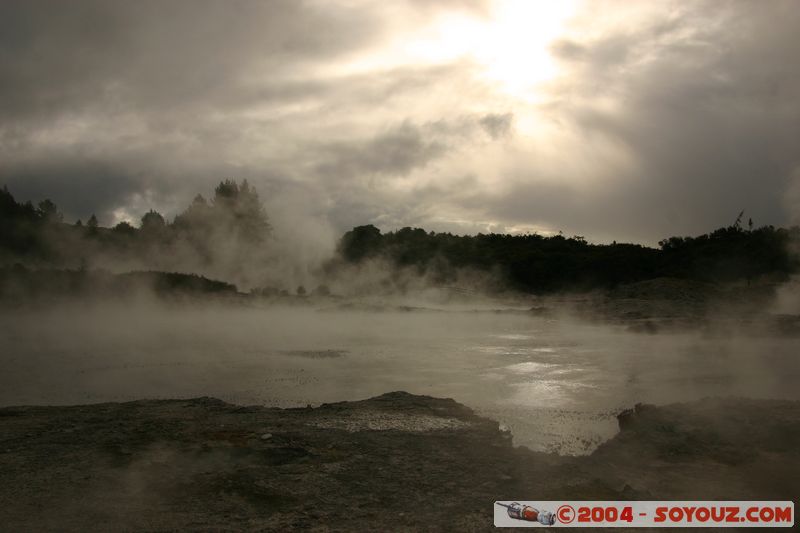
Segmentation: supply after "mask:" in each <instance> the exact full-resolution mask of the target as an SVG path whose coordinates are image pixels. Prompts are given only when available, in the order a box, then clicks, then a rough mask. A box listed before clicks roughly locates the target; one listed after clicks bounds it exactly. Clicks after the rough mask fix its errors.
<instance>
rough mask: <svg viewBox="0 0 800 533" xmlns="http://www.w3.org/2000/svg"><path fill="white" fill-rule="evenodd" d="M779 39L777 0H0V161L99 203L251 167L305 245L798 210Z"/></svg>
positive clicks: (679, 224)
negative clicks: (357, 232)
mask: <svg viewBox="0 0 800 533" xmlns="http://www.w3.org/2000/svg"><path fill="white" fill-rule="evenodd" d="M798 53H800V4H798V3H797V2H796V1H781V0H769V1H763V2H756V1H726V0H713V1H701V0H697V1H682V2H671V1H648V2H630V1H604V0H596V1H590V2H583V1H579V0H566V1H558V2H555V1H554V2H545V1H534V0H496V1H490V0H485V1H469V0H442V1H436V2H430V1H426V0H393V1H392V2H379V1H371V2H368V1H362V0H325V1H322V0H307V1H304V0H264V1H258V2H255V1H239V0H225V1H222V0H219V1H205V0H191V1H184V0H171V1H168V2H165V1H161V0H158V1H150V0H143V1H136V2H130V1H122V0H119V1H115V0H98V1H91V0H74V1H70V2H62V1H57V0H53V1H39V0H20V1H14V0H0V185H2V184H5V185H7V186H8V187H9V190H10V191H11V192H12V193H13V194H14V195H15V196H16V197H17V198H18V199H22V200H28V199H30V200H33V201H38V200H40V199H42V198H45V197H48V198H51V199H52V200H53V201H55V202H56V204H58V206H59V207H60V208H61V210H62V211H64V213H65V215H66V219H67V220H74V219H76V218H83V219H84V221H85V219H86V218H88V216H89V215H90V214H91V213H96V214H97V215H98V217H99V218H100V221H101V224H104V225H110V224H114V223H116V222H119V221H121V220H130V221H138V220H139V218H140V217H141V215H142V214H143V213H144V212H146V211H147V210H149V209H151V208H154V209H156V210H158V211H160V212H162V213H164V214H165V215H166V216H167V217H172V216H174V215H176V214H178V213H179V212H180V211H181V210H182V209H184V208H185V207H186V206H187V205H188V204H189V202H190V201H191V199H192V198H193V197H194V196H195V195H196V194H197V193H203V194H205V195H206V196H209V195H210V193H211V191H212V190H213V187H214V185H215V184H216V183H218V182H219V181H220V180H221V179H224V178H233V179H247V180H249V182H250V183H251V184H253V185H254V186H255V187H256V188H257V190H258V191H259V193H260V194H261V197H262V199H263V200H264V202H265V204H266V207H267V212H268V214H269V215H270V217H271V218H272V221H273V225H274V226H275V228H276V231H279V232H280V231H282V232H283V234H285V235H289V236H290V237H291V238H296V239H298V240H301V241H303V242H304V243H306V245H307V246H308V247H310V248H320V249H331V247H332V246H333V244H332V243H334V242H335V239H336V238H337V237H338V236H339V235H341V233H342V232H343V231H346V230H347V229H350V228H351V227H353V226H356V225H361V224H375V225H376V226H378V227H379V228H381V229H382V230H392V229H398V228H401V227H404V226H414V227H423V228H425V229H427V230H435V231H450V232H453V233H459V234H474V233H478V232H484V233H486V232H510V233H525V232H531V233H532V232H538V233H541V234H546V235H547V234H553V233H557V232H559V231H563V233H564V234H565V235H581V236H584V237H586V238H587V239H588V240H590V241H594V242H610V241H612V240H617V241H626V242H640V243H645V244H651V245H652V244H655V243H657V242H658V240H659V239H662V238H664V237H668V236H671V235H693V234H699V233H704V232H707V231H709V230H712V229H714V228H717V227H721V226H726V225H729V224H731V223H733V221H734V220H735V219H736V216H737V215H738V213H739V212H740V211H742V210H744V211H745V218H746V219H747V218H752V219H753V222H754V224H755V225H757V226H760V225H764V224H774V225H788V224H793V223H794V224H796V223H800V149H798V148H800V98H798V96H800V61H798V60H797V54H798Z"/></svg>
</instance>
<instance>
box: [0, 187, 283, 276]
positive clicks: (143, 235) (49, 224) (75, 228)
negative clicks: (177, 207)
mask: <svg viewBox="0 0 800 533" xmlns="http://www.w3.org/2000/svg"><path fill="white" fill-rule="evenodd" d="M63 219H64V217H63V215H62V214H61V212H60V211H59V210H58V207H57V206H56V205H55V203H53V202H52V201H51V200H49V199H46V200H43V201H41V202H39V204H38V206H34V205H33V204H32V203H31V202H30V201H28V202H25V203H19V202H17V201H16V200H15V199H14V197H13V195H12V194H11V192H9V190H8V188H7V187H3V189H2V190H0V225H2V232H0V259H5V260H6V262H7V263H8V262H11V261H14V260H18V259H32V260H34V261H41V262H45V263H47V264H57V263H58V260H59V259H62V260H69V259H74V257H71V256H74V255H76V254H84V253H88V254H91V253H96V252H98V251H109V250H111V251H117V252H127V253H129V254H130V255H134V256H136V255H139V256H141V255H144V254H147V253H151V252H153V253H158V252H163V253H167V251H168V249H169V248H170V247H171V246H172V245H174V244H175V243H177V242H181V243H188V244H189V245H190V247H192V248H194V251H195V252H196V253H197V255H198V256H199V257H200V258H201V260H206V261H211V260H212V259H213V257H212V256H213V254H214V250H215V247H218V246H217V245H219V244H220V243H225V244H226V245H227V244H229V243H230V242H233V241H236V242H237V243H241V244H243V245H247V246H258V245H260V244H262V243H263V242H264V241H265V239H267V237H268V236H269V235H270V232H271V227H270V224H269V220H268V217H267V214H266V212H265V211H264V208H263V206H262V204H261V202H260V200H259V197H258V193H257V192H256V190H255V189H254V188H253V187H251V186H250V185H249V184H248V182H247V180H244V181H243V182H242V183H241V184H239V183H237V182H236V181H233V180H225V181H223V182H221V183H220V184H219V185H218V186H217V187H216V189H215V190H214V196H213V198H212V199H211V200H210V201H208V200H206V199H205V198H204V197H203V196H202V195H199V194H198V195H197V196H196V197H195V199H194V201H193V202H192V203H191V205H190V206H189V207H188V208H187V209H186V210H185V211H184V212H183V213H181V214H179V215H178V216H176V217H175V219H174V221H173V222H172V223H168V222H167V221H166V220H165V218H164V217H163V215H161V214H160V213H158V212H156V211H154V210H152V209H151V210H150V211H148V212H147V213H145V214H144V215H143V216H142V218H141V221H140V223H139V225H138V227H135V226H134V225H132V224H131V223H129V222H127V221H123V222H120V223H118V224H117V225H115V226H114V227H112V228H104V227H101V226H100V225H99V223H98V219H97V216H95V215H94V214H92V215H91V216H90V217H89V219H88V221H87V223H86V224H85V225H84V224H83V222H82V221H81V220H78V221H77V222H76V223H75V224H74V225H72V224H66V223H64V222H63ZM88 245H91V246H88Z"/></svg>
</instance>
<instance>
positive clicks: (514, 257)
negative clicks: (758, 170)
mask: <svg viewBox="0 0 800 533" xmlns="http://www.w3.org/2000/svg"><path fill="white" fill-rule="evenodd" d="M792 242H795V243H796V242H800V228H798V227H792V228H789V229H785V228H775V227H772V226H765V227H761V228H758V229H753V228H752V222H751V223H750V224H749V227H748V229H744V228H742V226H741V215H740V217H739V218H738V219H737V221H736V222H735V223H734V224H733V225H732V226H729V227H726V228H721V229H718V230H716V231H713V232H711V233H709V234H705V235H700V236H698V237H671V238H669V239H665V240H663V241H661V242H660V248H659V249H655V248H649V247H645V246H641V245H637V244H618V243H616V242H615V243H613V244H590V243H588V242H586V240H585V239H584V238H583V237H580V236H574V237H570V238H566V237H564V236H563V235H554V236H550V237H545V236H542V235H537V234H534V235H502V234H488V235H484V234H478V235H475V236H459V235H452V234H450V233H434V232H426V231H425V230H423V229H420V228H403V229H400V230H398V231H391V232H388V233H381V231H380V230H379V229H378V228H376V227H375V226H373V225H366V226H358V227H356V228H353V229H352V230H351V231H348V232H347V233H345V234H344V236H343V237H342V239H341V241H340V243H339V247H338V251H339V255H340V256H341V258H342V259H343V260H344V261H345V262H348V263H361V262H364V261H367V260H370V259H374V258H381V259H385V260H388V261H389V262H390V263H392V264H393V265H395V266H398V267H412V268H415V269H416V270H417V271H418V272H419V273H421V274H422V273H424V274H427V275H429V276H432V277H433V279H435V280H439V281H441V282H447V281H448V280H450V279H453V278H454V275H455V273H456V269H458V268H462V267H469V268H474V269H478V270H483V271H496V272H499V273H500V275H501V277H502V278H503V280H504V281H505V283H506V284H507V285H508V286H509V287H510V288H512V289H516V290H521V291H526V292H550V291H558V290H572V289H592V288H608V287H614V286H616V285H619V284H622V283H630V282H636V281H642V280H646V279H653V278H658V277H675V278H683V279H689V280H697V281H710V282H727V281H736V280H743V279H747V280H752V279H754V278H757V277H759V276H773V277H777V278H779V279H783V278H786V277H788V276H789V275H790V274H792V273H795V272H797V271H798V267H800V263H799V262H798V257H797V256H796V255H793V254H792V252H791V247H790V243H792Z"/></svg>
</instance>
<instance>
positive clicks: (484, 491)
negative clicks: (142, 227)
mask: <svg viewBox="0 0 800 533" xmlns="http://www.w3.org/2000/svg"><path fill="white" fill-rule="evenodd" d="M618 420H619V422H620V431H619V433H618V434H617V435H616V436H615V437H614V438H612V439H611V440H610V441H608V442H606V443H604V444H602V445H601V446H600V447H599V448H598V449H597V450H596V451H595V452H593V453H592V454H591V455H588V456H559V455H554V454H547V453H541V452H533V451H531V450H529V449H527V448H524V447H514V446H513V444H512V439H511V435H510V433H507V432H504V431H501V430H500V428H499V425H498V423H497V422H496V421H493V420H490V419H487V418H482V417H480V416H478V415H476V414H475V413H474V412H473V411H472V410H471V409H469V408H467V407H465V406H463V405H461V404H459V403H457V402H456V401H454V400H450V399H439V398H432V397H429V396H415V395H411V394H408V393H404V392H393V393H387V394H383V395H381V396H377V397H374V398H371V399H368V400H362V401H355V402H339V403H332V404H323V405H321V406H319V407H316V408H292V409H280V408H266V407H259V406H236V405H232V404H228V403H225V402H222V401H220V400H216V399H213V398H196V399H188V400H138V401H133V402H125V403H103V404H93V405H78V406H69V407H38V406H34V407H26V406H19V407H5V408H0V428H2V432H1V433H2V437H0V504H2V505H0V509H1V510H0V522H2V523H3V524H5V525H6V527H8V528H9V529H11V530H20V529H28V530H30V529H36V530H62V531H63V530H69V531H78V530H81V531H100V530H109V529H123V530H145V531H147V530H164V529H189V530H209V529H213V530H222V531H239V530H283V529H286V528H293V527H311V528H312V529H314V528H316V529H320V530H326V529H335V530H345V531H347V530H352V531H356V530H365V529H372V530H383V529H395V530H396V529H420V528H422V529H429V530H452V529H458V530H464V531H484V530H488V529H491V528H493V526H492V516H493V511H492V504H493V502H494V501H495V500H504V499H539V500H548V499H551V500H555V499H573V500H581V499H582V500H601V499H627V500H632V499H664V500H668V499H705V500H712V499H742V500H744V499H782V500H788V499H793V497H795V496H796V494H793V493H792V492H791V491H792V490H793V487H795V486H796V485H795V482H796V479H797V478H798V476H800V402H792V401H779V400H747V399H741V398H738V399H737V398H726V399H707V400H701V401H697V402H691V403H685V404H672V405H666V406H660V407H654V406H642V405H639V406H637V407H635V408H633V409H630V410H627V411H625V412H623V413H621V414H620V415H619V417H618ZM698 472H702V475H698ZM412 487H413V489H412Z"/></svg>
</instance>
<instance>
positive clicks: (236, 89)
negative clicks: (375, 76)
mask: <svg viewBox="0 0 800 533" xmlns="http://www.w3.org/2000/svg"><path fill="white" fill-rule="evenodd" d="M379 28H380V25H379V22H378V20H377V19H375V18H374V17H373V16H372V15H371V14H370V12H369V11H367V10H363V9H361V10H355V9H347V8H344V7H341V6H337V8H336V9H333V8H332V7H331V8H328V7H326V5H325V4H324V3H318V4H316V3H315V4H313V5H311V4H308V3H305V2H298V1H293V0H273V1H270V2H258V1H242V0H234V1H231V2H217V1H202V0H200V1H194V0H192V1H188V0H176V1H170V2H160V1H153V0H145V1H137V2H111V1H105V0H97V1H92V0H83V1H78V2H52V1H50V2H45V1H37V0H33V1H29V0H25V1H7V2H3V3H2V4H0V72H1V73H2V78H3V83H2V84H1V85H0V118H2V119H3V120H4V121H9V120H26V119H31V118H34V117H38V118H47V119H48V120H51V119H52V118H53V114H60V113H68V112H77V111H81V110H83V109H85V108H87V107H89V108H100V109H102V110H104V111H105V112H113V111H119V110H120V109H126V108H134V110H136V111H138V112H146V111H160V110H164V109H168V108H171V107H173V106H179V107H183V106H188V107H194V106H196V105H198V104H201V105H203V106H208V105H214V104H218V105H219V104H224V105H237V104H242V103H244V104H247V103H250V102H248V101H244V102H241V101H239V100H238V99H237V97H238V96H239V94H238V93H240V92H244V93H246V92H248V91H249V90H250V86H249V85H250V84H251V83H253V82H254V80H256V79H258V77H259V76H263V77H265V78H266V77H270V76H274V77H276V78H280V77H281V76H283V75H286V74H287V73H291V71H292V70H293V69H297V68H299V67H302V66H303V65H304V64H305V63H306V62H309V61H321V60H325V59H329V58H331V57H335V56H336V55H338V54H341V53H343V52H346V51H348V50H353V49H354V48H356V47H358V46H360V45H363V44H364V42H365V41H366V40H368V39H370V38H372V37H374V34H375V32H376V31H377V30H378V29H379Z"/></svg>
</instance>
